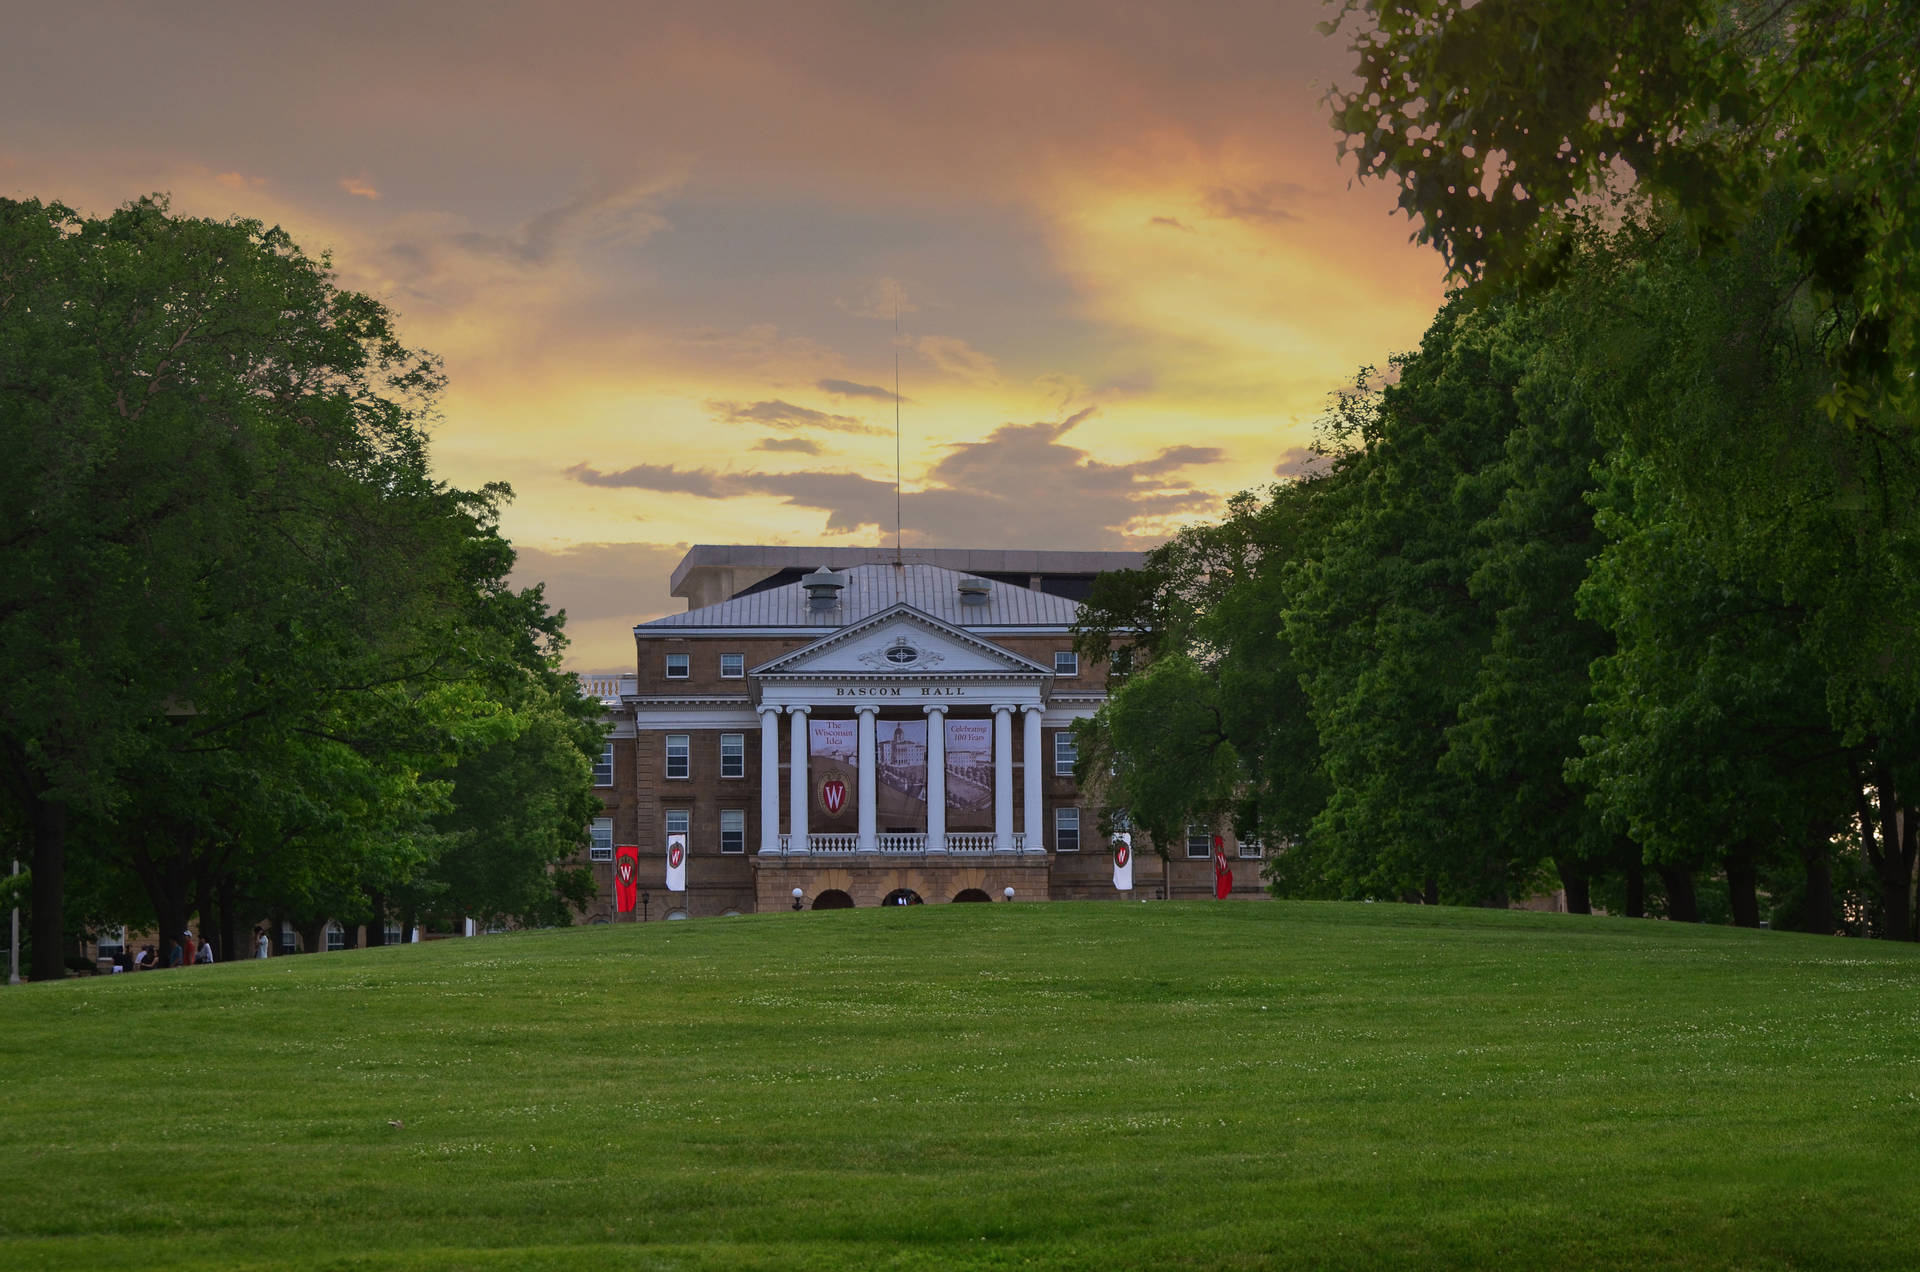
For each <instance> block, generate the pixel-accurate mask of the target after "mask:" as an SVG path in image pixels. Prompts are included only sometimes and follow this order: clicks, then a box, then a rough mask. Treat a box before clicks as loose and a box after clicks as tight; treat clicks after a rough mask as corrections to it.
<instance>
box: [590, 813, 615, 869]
mask: <svg viewBox="0 0 1920 1272" xmlns="http://www.w3.org/2000/svg"><path fill="white" fill-rule="evenodd" d="M591 833H592V835H593V839H592V842H591V844H590V845H589V847H588V848H587V860H589V861H612V860H613V818H611V817H596V818H594V819H593V830H592V832H591Z"/></svg>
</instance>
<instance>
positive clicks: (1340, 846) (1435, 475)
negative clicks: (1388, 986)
mask: <svg viewBox="0 0 1920 1272" xmlns="http://www.w3.org/2000/svg"><path fill="white" fill-rule="evenodd" d="M1526 352H1527V343H1526V337H1525V333H1524V324H1523V320H1522V319H1521V317H1520V316H1519V315H1518V314H1516V313H1513V312H1504V311H1495V310H1489V311H1481V310H1476V309H1474V308H1473V307H1472V306H1471V304H1470V303H1468V302H1467V301H1466V300H1465V299H1456V300H1455V301H1453V302H1452V303H1450V304H1449V305H1448V306H1447V307H1446V308H1445V309H1443V310H1442V311H1441V313H1440V315H1439V316H1438V317H1437V318H1436V319H1435V320H1434V323H1433V325H1432V327H1430V328H1429V329H1428V331H1427V334H1426V336H1425V337H1424V338H1423V340H1422V341H1421V346H1420V349H1419V350H1418V351H1417V352H1415V353H1413V354H1410V355H1406V356H1404V357H1400V358H1396V359H1395V363H1394V366H1395V370H1396V372H1397V381H1396V382H1395V383H1392V384H1389V385H1387V386H1386V387H1385V388H1384V389H1383V391H1382V393H1381V397H1380V404H1379V410H1378V416H1377V420H1375V421H1374V422H1373V423H1372V424H1371V425H1370V431H1369V433H1368V434H1367V435H1366V436H1364V437H1362V438H1361V439H1359V440H1360V444H1361V446H1362V448H1363V450H1364V455H1363V456H1362V457H1361V458H1359V459H1358V460H1357V461H1356V463H1355V465H1354V469H1353V474H1354V475H1353V480H1354V482H1355V483H1356V484H1355V487H1354V489H1353V491H1352V495H1351V499H1350V502H1349V503H1348V505H1347V511H1346V514H1345V516H1344V517H1343V518H1342V519H1341V520H1340V521H1338V522H1337V523H1336V524H1335V525H1334V526H1333V527H1332V529H1331V530H1330V532H1329V533H1328V535H1327V537H1326V540H1325V543H1324V545H1323V550H1322V552H1321V553H1320V554H1319V555H1318V556H1317V557H1316V558H1314V559H1311V560H1308V561H1304V562H1302V563H1299V564H1298V565H1297V567H1296V568H1298V569H1299V570H1300V571H1301V572H1302V574H1303V582H1302V584H1301V585H1300V586H1299V587H1297V588H1296V589H1295V591H1294V600H1293V603H1292V604H1291V605H1290V606H1289V608H1288V610H1287V613H1286V628H1287V637H1288V640H1289V641H1290V642H1291V643H1292V645H1293V648H1294V650H1295V652H1296V656H1297V657H1299V658H1300V660H1301V662H1302V665H1303V666H1304V667H1305V668H1307V669H1308V670H1307V672H1306V679H1305V685H1306V689H1307V694H1308V697H1309V699H1310V701H1311V703H1312V712H1313V719H1314V722H1315V724H1316V725H1317V727H1318V730H1319V737H1320V746H1321V753H1322V757H1323V763H1324V765H1325V768H1326V773H1327V777H1328V781H1329V784H1330V794H1329V796H1328V799H1327V803H1326V807H1325V808H1324V809H1322V810H1321V812H1320V815H1319V816H1318V818H1317V819H1316V820H1315V822H1314V825H1313V829H1312V832H1311V835H1310V836H1309V838H1310V839H1311V840H1312V841H1315V842H1316V846H1317V850H1318V852H1319V853H1320V854H1321V855H1322V857H1323V860H1324V862H1325V865H1324V867H1323V868H1324V869H1325V870H1326V871H1328V872H1329V873H1330V874H1331V876H1332V877H1334V878H1337V879H1338V881H1339V883H1338V887H1339V889H1340V891H1342V892H1343V893H1345V894H1348V895H1356V894H1358V895H1369V894H1371V895H1387V896H1400V895H1406V894H1413V895H1422V896H1425V897H1426V898H1427V899H1429V900H1434V899H1451V900H1457V901H1468V902H1494V903H1497V904H1504V903H1505V901H1506V898H1507V897H1508V896H1509V895H1510V892H1511V891H1512V890H1513V889H1514V888H1515V887H1517V886H1519V885H1521V884H1522V883H1523V882H1524V880H1525V879H1526V877H1527V876H1528V875H1529V874H1530V873H1531V871H1532V869H1533V867H1534V865H1535V864H1537V863H1538V861H1539V860H1540V854H1539V852H1538V850H1537V848H1534V849H1529V848H1527V847H1526V846H1524V845H1520V844H1508V843H1503V842H1500V841H1499V840H1498V839H1497V838H1496V837H1495V836H1494V835H1493V834H1491V833H1490V822H1489V809H1488V807H1487V802H1488V795H1489V792H1488V791H1487V790H1486V788H1484V787H1483V786H1480V785H1479V784H1476V783H1474V782H1471V781H1463V780H1460V779H1459V778H1458V777H1455V776H1452V775H1449V774H1447V773H1445V772H1443V771H1442V769H1441V767H1440V762H1441V760H1442V758H1443V756H1444V755H1445V754H1446V752H1447V749H1448V737H1449V731H1450V730H1451V729H1452V728H1453V727H1454V726H1455V725H1456V724H1457V723H1458V722H1459V718H1460V717H1459V713H1460V708H1461V705H1462V703H1464V702H1465V701H1466V700H1467V699H1468V698H1469V696H1470V695H1471V693H1472V686H1473V682H1474V678H1475V675H1476V673H1477V671H1478V669H1479V667H1480V664H1481V660H1482V659H1483V658H1484V657H1485V655H1486V654H1487V652H1488V650H1489V648H1490V645H1491V640H1492V632H1493V611H1492V608H1491V606H1489V605H1487V604H1486V603H1485V602H1484V601H1483V600H1482V599H1481V598H1479V597H1476V596H1475V595H1474V592H1473V589H1472V587H1471V580H1472V577H1473V572H1474V565H1475V544H1474V541H1473V534H1474V528H1475V527H1476V526H1477V525H1478V524H1479V523H1480V522H1482V521H1483V520H1485V519H1486V518H1488V517H1489V516H1490V515H1492V513H1493V511H1494V510H1495V508H1496V507H1497V506H1498V501H1499V497H1500V487H1499V484H1498V482H1497V480H1493V479H1490V477H1489V474H1490V472H1491V471H1492V470H1493V469H1495V468H1496V467H1497V465H1498V464H1499V461H1500V459H1501V456H1502V455H1503V453H1504V447H1505V444H1506V439H1507V436H1508V434H1509V433H1510V432H1511V431H1512V429H1513V428H1514V426H1515V424H1516V420H1517V416H1516V408H1515V404H1514V387H1515V385H1516V384H1517V383H1518V382H1519V380H1520V378H1521V377H1522V375H1523V374H1524V371H1525V365H1526V359H1525V355H1526Z"/></svg>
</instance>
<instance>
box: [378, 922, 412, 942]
mask: <svg viewBox="0 0 1920 1272" xmlns="http://www.w3.org/2000/svg"><path fill="white" fill-rule="evenodd" d="M382 931H383V932H384V933H385V934H386V942H387V944H388V945H405V944H406V943H407V934H406V933H405V932H402V931H401V930H400V924H399V921H398V920H395V919H388V920H387V926H386V927H385V928H384V929H382Z"/></svg>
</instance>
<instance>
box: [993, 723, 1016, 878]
mask: <svg viewBox="0 0 1920 1272" xmlns="http://www.w3.org/2000/svg"><path fill="white" fill-rule="evenodd" d="M993 850H994V851H995V852H1012V851H1013V708H1012V707H1011V706H1008V705H1007V704H1005V703H999V702H996V703H994V704H993Z"/></svg>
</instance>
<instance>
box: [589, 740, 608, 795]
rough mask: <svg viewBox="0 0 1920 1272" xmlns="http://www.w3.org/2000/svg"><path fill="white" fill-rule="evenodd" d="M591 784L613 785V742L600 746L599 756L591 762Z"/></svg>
mask: <svg viewBox="0 0 1920 1272" xmlns="http://www.w3.org/2000/svg"><path fill="white" fill-rule="evenodd" d="M593 784H594V785H595V786H612V785H613V743H611V742H609V743H607V744H606V745H605V746H603V747H601V748H600V758H599V759H597V760H595V761H594V762H593Z"/></svg>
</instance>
